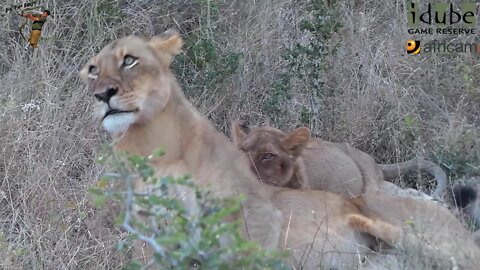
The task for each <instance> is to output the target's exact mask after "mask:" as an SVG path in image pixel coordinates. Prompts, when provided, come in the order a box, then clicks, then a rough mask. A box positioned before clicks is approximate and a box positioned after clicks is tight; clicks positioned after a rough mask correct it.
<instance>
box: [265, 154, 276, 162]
mask: <svg viewBox="0 0 480 270" xmlns="http://www.w3.org/2000/svg"><path fill="white" fill-rule="evenodd" d="M274 158H275V154H272V153H265V154H263V155H262V161H268V160H272V159H274Z"/></svg>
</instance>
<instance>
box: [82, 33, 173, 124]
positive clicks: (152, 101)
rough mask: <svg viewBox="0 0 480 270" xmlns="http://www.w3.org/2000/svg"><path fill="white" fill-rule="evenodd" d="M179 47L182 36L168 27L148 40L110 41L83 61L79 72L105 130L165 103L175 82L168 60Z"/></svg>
mask: <svg viewBox="0 0 480 270" xmlns="http://www.w3.org/2000/svg"><path fill="white" fill-rule="evenodd" d="M181 47H182V39H181V37H180V36H179V35H178V33H177V32H175V31H171V30H170V31H167V32H165V33H163V34H162V35H160V36H157V37H153V38H151V39H150V40H146V39H142V38H140V37H135V36H129V37H125V38H122V39H119V40H116V41H114V42H112V43H110V44H109V45H107V46H106V47H105V48H103V49H102V50H101V51H100V53H98V54H97V55H96V56H95V57H94V58H93V59H91V60H90V61H89V62H88V63H87V64H86V65H85V67H84V68H83V69H82V71H81V72H80V76H81V78H82V79H83V80H85V81H86V82H87V84H88V87H89V89H90V91H91V93H92V94H93V96H94V97H95V99H96V101H97V102H96V110H95V114H96V116H97V117H98V118H99V119H101V121H102V124H103V127H104V128H105V129H106V130H107V131H109V132H111V133H118V132H124V131H125V130H126V129H127V128H128V127H129V126H130V125H133V124H137V123H141V122H143V121H146V120H149V119H151V118H152V117H153V116H154V115H155V113H157V112H158V111H161V110H162V109H163V108H164V107H165V106H166V104H167V103H168V101H169V98H170V97H171V92H172V91H173V90H172V84H174V80H173V79H172V78H173V76H172V74H171V72H170V69H169V67H170V63H171V61H172V57H173V56H174V55H176V54H178V53H179V52H180V49H181Z"/></svg>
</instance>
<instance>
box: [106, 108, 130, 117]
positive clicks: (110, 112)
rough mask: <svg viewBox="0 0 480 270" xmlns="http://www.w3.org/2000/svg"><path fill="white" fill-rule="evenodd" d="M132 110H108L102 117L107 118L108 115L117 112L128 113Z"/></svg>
mask: <svg viewBox="0 0 480 270" xmlns="http://www.w3.org/2000/svg"><path fill="white" fill-rule="evenodd" d="M130 112H133V111H120V110H109V111H107V113H105V115H104V116H103V119H105V118H107V116H109V115H114V114H119V113H130Z"/></svg>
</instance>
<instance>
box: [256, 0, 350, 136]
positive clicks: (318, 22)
mask: <svg viewBox="0 0 480 270" xmlns="http://www.w3.org/2000/svg"><path fill="white" fill-rule="evenodd" d="M340 27H341V24H340V20H339V19H338V16H337V14H336V11H335V10H334V9H332V8H327V7H326V5H325V3H324V1H321V0H310V1H308V3H307V5H306V8H305V14H304V19H303V20H301V23H300V29H301V30H302V31H303V32H304V34H305V35H306V37H307V38H308V40H307V42H305V43H296V44H295V46H294V47H293V48H289V49H286V50H285V52H284V58H285V60H286V61H287V64H288V66H287V67H286V71H285V72H283V73H280V74H278V75H277V76H276V77H277V80H276V81H275V82H274V83H273V84H272V86H271V95H270V96H269V98H268V100H267V102H266V103H265V105H264V107H263V109H264V111H265V113H266V114H267V115H271V117H272V120H273V122H274V124H275V125H276V126H278V127H280V128H281V127H282V123H285V122H286V121H285V120H286V119H284V118H285V115H284V114H285V112H284V110H283V109H281V108H283V107H284V106H282V103H284V102H286V101H288V100H290V99H291V97H292V94H293V93H296V92H297V93H301V94H302V95H304V96H306V97H308V99H309V100H310V101H309V105H308V106H306V105H305V104H303V105H302V107H301V108H300V115H299V116H298V119H297V120H298V122H300V123H301V124H304V125H310V124H311V122H312V119H314V118H315V119H319V118H320V110H321V103H322V102H323V100H324V99H325V98H326V97H329V96H332V91H327V90H326V89H324V88H323V84H324V82H323V79H322V76H323V75H324V74H323V73H324V71H325V70H326V69H327V68H328V64H327V58H328V57H330V56H332V55H334V54H335V52H336V49H337V47H338V42H335V41H333V36H334V35H335V33H336V32H338V30H339V29H340ZM292 81H297V82H301V84H302V85H303V87H301V89H295V90H294V89H292V85H296V84H294V83H292Z"/></svg>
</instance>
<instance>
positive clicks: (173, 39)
mask: <svg viewBox="0 0 480 270" xmlns="http://www.w3.org/2000/svg"><path fill="white" fill-rule="evenodd" d="M148 44H149V45H150V47H151V48H152V49H153V50H154V51H157V52H163V53H167V54H169V55H170V56H175V55H177V54H179V53H180V52H181V49H182V46H183V40H182V38H181V37H180V34H178V32H177V31H175V30H172V29H171V30H167V31H165V32H163V33H162V34H160V35H159V36H156V37H152V38H151V39H150V41H149V42H148Z"/></svg>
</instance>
